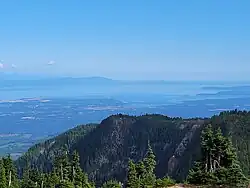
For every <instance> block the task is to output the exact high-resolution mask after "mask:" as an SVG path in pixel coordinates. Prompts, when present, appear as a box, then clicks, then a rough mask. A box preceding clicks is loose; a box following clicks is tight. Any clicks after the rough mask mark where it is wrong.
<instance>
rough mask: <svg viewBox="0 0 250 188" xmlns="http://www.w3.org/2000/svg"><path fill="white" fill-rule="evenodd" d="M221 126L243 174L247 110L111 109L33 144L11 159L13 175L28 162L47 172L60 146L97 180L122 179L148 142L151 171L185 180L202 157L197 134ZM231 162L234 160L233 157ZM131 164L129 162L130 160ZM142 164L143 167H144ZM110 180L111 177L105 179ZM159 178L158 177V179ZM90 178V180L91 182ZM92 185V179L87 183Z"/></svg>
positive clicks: (249, 122) (98, 182)
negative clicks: (173, 113) (207, 113)
mask: <svg viewBox="0 0 250 188" xmlns="http://www.w3.org/2000/svg"><path fill="white" fill-rule="evenodd" d="M209 124H210V125H211V128H212V130H217V128H218V127H220V129H221V134H222V136H225V137H226V138H230V140H231V141H232V147H233V148H235V155H237V161H239V163H238V162H237V164H238V165H239V166H240V167H241V168H242V173H243V174H245V175H246V176H247V177H248V175H249V171H250V164H249V161H250V160H249V156H250V155H249V152H250V151H249V149H248V145H249V142H250V138H249V137H250V136H249V135H250V134H249V132H250V112H247V111H237V110H234V111H227V112H223V113H221V114H219V115H216V116H213V117H211V118H205V119H204V118H192V119H182V118H170V117H167V116H163V115H157V114H152V115H149V114H147V115H143V116H138V117H136V116H128V115H121V114H118V115H113V116H110V117H108V118H107V119H105V120H103V121H102V122H101V123H100V124H98V125H87V126H86V125H83V126H79V127H76V128H74V129H72V130H70V131H68V132H66V133H64V134H62V135H59V136H58V137H56V138H53V139H50V140H48V141H46V142H44V143H41V144H37V145H35V146H34V147H32V148H31V149H30V150H29V151H28V152H27V153H25V154H24V155H23V156H22V157H21V158H20V159H19V160H17V161H16V162H15V164H16V166H17V172H18V176H20V175H22V176H23V175H24V171H25V170H24V169H25V168H27V166H28V167H29V168H31V169H33V168H34V167H36V170H37V171H39V172H42V173H44V174H47V173H52V172H53V169H54V161H55V160H56V157H57V156H61V155H62V154H63V153H65V151H67V152H68V153H70V154H72V153H73V151H77V153H79V165H80V167H81V169H83V170H84V172H85V173H86V174H88V181H89V182H95V185H96V186H101V185H103V183H105V182H106V186H107V184H112V183H113V184H114V183H115V182H126V181H127V172H128V171H127V167H128V165H129V164H130V166H131V161H132V162H133V163H134V164H135V166H136V167H135V168H136V169H137V168H138V165H139V166H140V167H141V169H143V168H142V167H143V166H146V165H145V163H143V164H142V162H141V161H143V162H145V161H144V158H145V157H146V154H147V151H148V143H150V147H151V148H152V151H153V153H154V155H155V169H154V175H155V177H156V178H162V180H163V179H164V177H165V180H168V179H169V178H168V177H171V178H173V179H175V180H176V181H184V180H185V179H186V177H187V175H188V173H189V170H190V169H191V168H192V167H193V166H194V164H196V163H195V161H199V160H200V159H201V157H202V154H203V152H202V150H201V149H200V147H201V146H202V144H201V143H202V142H201V138H200V137H201V135H202V131H203V130H204V128H205V127H207V125H209ZM234 164H236V163H234ZM132 166H133V165H132ZM145 168H146V167H145ZM109 180H110V181H109ZM157 183H158V184H160V182H159V181H158V182H157ZM90 184H91V183H90ZM91 185H92V184H91Z"/></svg>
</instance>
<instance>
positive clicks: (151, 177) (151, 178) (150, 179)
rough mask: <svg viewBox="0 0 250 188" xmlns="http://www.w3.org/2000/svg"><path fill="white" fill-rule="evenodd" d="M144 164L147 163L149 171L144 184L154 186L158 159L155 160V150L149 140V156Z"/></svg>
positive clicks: (146, 167) (146, 166)
mask: <svg viewBox="0 0 250 188" xmlns="http://www.w3.org/2000/svg"><path fill="white" fill-rule="evenodd" d="M144 164H145V169H146V171H147V173H146V177H145V181H144V184H145V185H147V186H152V185H154V184H155V181H156V177H155V174H154V170H155V166H156V161H155V155H154V152H153V150H152V147H151V145H150V143H149V142H148V151H147V156H146V158H145V159H144Z"/></svg>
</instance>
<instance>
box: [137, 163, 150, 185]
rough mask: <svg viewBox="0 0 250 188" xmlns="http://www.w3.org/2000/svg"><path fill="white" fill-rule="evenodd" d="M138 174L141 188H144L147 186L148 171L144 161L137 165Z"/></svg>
mask: <svg viewBox="0 0 250 188" xmlns="http://www.w3.org/2000/svg"><path fill="white" fill-rule="evenodd" d="M136 173H137V177H138V180H139V182H140V186H141V187H143V186H144V185H145V183H146V182H147V181H146V178H147V170H146V168H145V165H144V163H143V161H140V162H139V163H138V164H136Z"/></svg>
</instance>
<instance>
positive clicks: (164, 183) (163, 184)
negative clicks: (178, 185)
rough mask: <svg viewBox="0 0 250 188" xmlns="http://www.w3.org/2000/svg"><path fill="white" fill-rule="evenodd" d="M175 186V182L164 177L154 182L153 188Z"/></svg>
mask: <svg viewBox="0 0 250 188" xmlns="http://www.w3.org/2000/svg"><path fill="white" fill-rule="evenodd" d="M173 185H175V181H174V180H173V179H171V178H170V177H165V178H162V179H157V180H156V182H155V185H154V187H155V188H158V187H159V188H160V187H161V188H163V187H169V186H173Z"/></svg>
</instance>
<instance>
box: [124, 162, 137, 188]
mask: <svg viewBox="0 0 250 188" xmlns="http://www.w3.org/2000/svg"><path fill="white" fill-rule="evenodd" d="M126 187H127V188H139V187H140V181H139V179H138V177H137V172H136V165H135V164H134V162H133V161H132V160H129V163H128V178H127V186H126Z"/></svg>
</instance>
